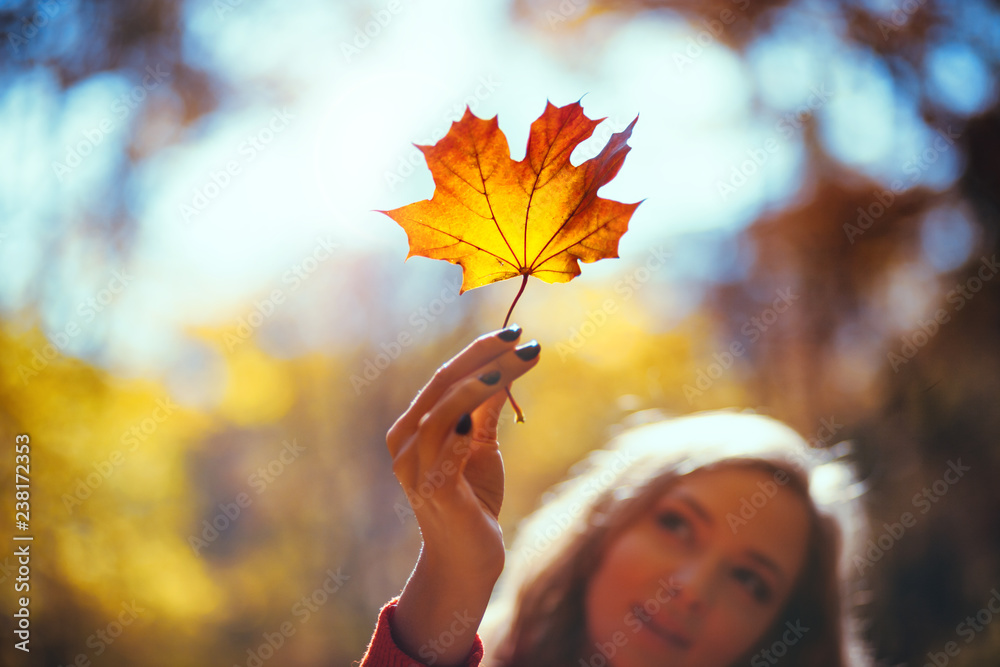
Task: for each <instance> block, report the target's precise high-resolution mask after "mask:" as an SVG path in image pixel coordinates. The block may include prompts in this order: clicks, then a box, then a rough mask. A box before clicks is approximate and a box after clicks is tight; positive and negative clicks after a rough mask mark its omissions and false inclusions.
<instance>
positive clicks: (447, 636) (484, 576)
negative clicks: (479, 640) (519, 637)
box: [392, 550, 500, 667]
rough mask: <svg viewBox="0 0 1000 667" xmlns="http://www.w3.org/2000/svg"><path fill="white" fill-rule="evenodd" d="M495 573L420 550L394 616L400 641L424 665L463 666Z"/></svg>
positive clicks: (395, 633)
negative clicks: (449, 560)
mask: <svg viewBox="0 0 1000 667" xmlns="http://www.w3.org/2000/svg"><path fill="white" fill-rule="evenodd" d="M499 576H500V568H495V569H491V570H490V571H486V572H484V571H482V570H472V569H470V568H469V567H468V565H467V564H464V563H452V562H448V559H447V558H441V557H435V556H432V555H431V554H429V553H428V552H427V550H422V551H421V553H420V557H419V558H418V559H417V565H416V567H415V568H414V570H413V573H412V574H411V575H410V579H409V581H407V582H406V587H405V588H404V589H403V593H402V594H401V595H400V597H399V602H398V604H397V605H396V612H395V615H394V616H393V619H392V634H393V637H394V639H395V640H396V643H397V644H398V646H399V647H400V648H401V649H402V650H403V651H405V652H406V653H408V654H410V655H412V656H413V657H415V658H418V659H420V660H421V661H423V662H425V663H427V664H428V665H437V666H440V667H452V666H456V665H464V664H465V660H466V658H467V657H468V655H469V652H470V651H471V649H472V645H473V642H474V641H475V638H476V632H477V631H478V629H479V624H480V622H481V621H482V619H483V614H484V613H485V611H486V605H487V603H488V602H489V599H490V595H491V593H492V592H493V586H494V585H495V584H496V581H497V579H498V578H499Z"/></svg>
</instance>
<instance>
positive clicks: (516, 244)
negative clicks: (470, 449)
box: [381, 102, 641, 422]
mask: <svg viewBox="0 0 1000 667" xmlns="http://www.w3.org/2000/svg"><path fill="white" fill-rule="evenodd" d="M603 120H604V119H603V118H598V119H596V120H591V119H590V118H587V117H586V116H585V115H584V113H583V107H581V106H580V103H579V102H574V103H572V104H567V105H566V106H564V107H555V106H553V105H552V103H551V102H549V103H547V104H546V106H545V111H544V112H542V115H541V116H539V117H538V119H537V120H536V121H535V122H533V123H532V124H531V132H530V133H529V135H528V149H527V152H526V154H525V156H524V159H523V160H521V161H519V162H515V161H514V160H513V159H511V157H510V149H509V148H508V146H507V138H506V137H505V136H504V134H503V132H501V131H500V126H499V125H498V123H497V118H496V116H494V117H493V118H491V119H489V120H483V119H482V118H478V117H476V116H474V115H472V110H471V109H469V108H468V107H466V109H465V115H464V116H462V119H461V120H459V121H457V122H455V123H452V125H451V128H449V130H448V134H446V135H445V137H444V138H443V139H441V140H440V141H439V142H437V143H436V144H434V145H433V146H417V148H419V149H420V150H421V151H422V152H423V154H424V157H425V158H426V160H427V166H428V167H430V170H431V174H432V175H433V177H434V185H435V188H434V195H433V196H432V197H431V199H425V200H423V201H418V202H414V203H412V204H409V205H407V206H403V207H401V208H397V209H393V210H391V211H381V213H385V214H386V215H388V216H389V217H390V218H392V219H393V220H395V221H396V222H397V223H399V225H400V226H401V227H402V228H403V229H404V230H405V231H406V237H407V240H408V241H409V244H410V252H409V254H408V255H407V256H406V258H407V259H409V258H410V257H413V256H414V255H421V256H424V257H429V258H431V259H443V260H447V261H449V262H451V263H453V264H459V265H461V267H462V288H461V290H460V292H459V293H462V292H465V291H466V290H470V289H473V288H476V287H481V286H483V285H488V284H490V283H495V282H499V281H501V280H506V279H507V278H514V277H516V276H522V280H521V288H520V290H518V292H517V296H515V297H514V302H513V303H511V304H510V309H509V310H508V311H507V317H506V318H505V319H504V323H503V326H505V327H506V326H507V323H508V322H509V321H510V315H511V313H512V312H513V311H514V306H515V305H516V304H517V301H518V299H520V298H521V294H522V293H523V292H524V287H525V285H526V284H527V282H528V276H535V277H537V278H540V279H541V280H544V281H546V282H549V283H563V282H568V281H570V280H572V279H573V278H575V277H576V276H578V275H580V262H581V261H583V262H596V261H597V260H599V259H605V258H612V257H618V241H619V239H621V237H622V235H623V234H624V233H625V232H626V231H627V230H628V222H629V220H630V219H631V218H632V214H633V213H634V212H635V209H636V207H638V206H639V204H640V203H641V202H636V203H634V204H623V203H621V202H616V201H612V200H610V199H601V198H600V197H598V196H597V190H598V189H599V188H600V187H601V186H602V185H604V184H606V183H607V182H608V181H610V180H611V179H612V178H614V177H615V175H616V174H617V173H618V170H619V169H621V166H622V163H623V162H624V161H625V156H626V155H628V152H629V150H631V149H630V147H629V146H628V144H626V143H625V142H626V141H627V140H628V138H629V137H631V136H632V128H633V127H634V126H635V123H636V121H637V120H639V117H638V116H636V118H635V120H633V121H632V122H631V123H630V124H629V126H628V127H627V128H625V129H624V130H623V131H622V132H618V133H616V134H613V135H612V136H611V139H610V140H609V141H608V143H607V145H606V146H605V147H604V149H603V150H602V151H601V152H600V154H599V155H597V156H596V157H594V158H591V159H590V160H587V161H585V162H583V163H582V164H580V165H579V166H573V165H572V164H571V163H570V160H569V158H570V155H571V154H572V153H573V149H575V148H576V147H577V146H579V145H580V143H581V142H582V141H584V140H585V139H587V138H588V137H590V135H591V134H593V132H594V128H595V127H597V126H598V125H599V124H600V123H601V121H603ZM507 396H508V397H509V398H510V402H511V406H512V407H513V408H514V412H515V413H516V416H517V421H519V422H520V421H524V415H523V413H522V412H521V409H520V407H519V406H518V405H517V402H516V401H515V400H514V397H513V396H512V395H511V393H510V387H509V386H508V387H507Z"/></svg>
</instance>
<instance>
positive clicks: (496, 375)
mask: <svg viewBox="0 0 1000 667" xmlns="http://www.w3.org/2000/svg"><path fill="white" fill-rule="evenodd" d="M479 381H480V382H482V383H483V384H489V385H494V384H496V383H497V382H499V381H500V371H497V370H493V371H490V372H488V373H483V374H482V375H480V376H479Z"/></svg>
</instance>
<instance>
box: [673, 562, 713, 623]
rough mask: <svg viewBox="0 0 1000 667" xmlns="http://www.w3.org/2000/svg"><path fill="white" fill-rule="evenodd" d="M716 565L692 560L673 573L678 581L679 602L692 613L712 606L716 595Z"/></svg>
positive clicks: (674, 578)
mask: <svg viewBox="0 0 1000 667" xmlns="http://www.w3.org/2000/svg"><path fill="white" fill-rule="evenodd" d="M715 569H716V568H715V566H714V565H713V564H712V563H711V562H708V561H704V560H703V561H690V562H688V563H685V564H684V565H682V566H681V567H679V568H678V569H677V570H675V571H674V573H673V575H672V579H673V581H675V582H677V589H678V590H677V603H678V604H680V605H681V606H684V607H685V608H686V609H687V610H688V611H689V612H691V613H700V612H702V611H704V610H705V609H706V608H707V607H709V606H711V604H712V602H713V600H714V596H715V591H714V589H715V583H714V581H715V577H714V572H715Z"/></svg>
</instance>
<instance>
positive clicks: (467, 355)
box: [386, 324, 521, 457]
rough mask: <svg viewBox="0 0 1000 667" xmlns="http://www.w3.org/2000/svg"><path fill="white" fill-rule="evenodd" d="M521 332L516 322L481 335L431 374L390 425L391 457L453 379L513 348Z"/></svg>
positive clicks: (467, 373) (455, 380) (411, 433)
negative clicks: (407, 406)
mask: <svg viewBox="0 0 1000 667" xmlns="http://www.w3.org/2000/svg"><path fill="white" fill-rule="evenodd" d="M520 335H521V327H519V326H517V325H516V324H514V325H511V326H510V327H508V328H506V329H503V330H501V331H493V332H490V333H488V334H485V335H482V336H480V337H479V338H477V339H476V340H474V341H472V343H470V344H469V345H468V346H466V348H465V349H464V350H462V351H461V352H459V353H458V354H457V355H455V356H454V357H452V358H451V359H450V360H449V361H447V362H446V363H445V364H444V365H443V366H441V367H440V368H439V369H437V371H436V372H435V373H434V376H433V377H432V378H431V379H430V381H429V382H428V383H427V384H426V385H424V388H423V389H421V390H420V392H419V393H418V394H417V397H416V398H415V399H414V400H413V402H412V403H411V404H410V407H409V408H407V410H406V411H405V412H404V413H403V414H402V415H401V416H400V417H399V419H397V420H396V422H395V423H394V424H393V425H392V427H390V428H389V432H388V434H387V435H386V444H387V445H388V447H389V454H390V455H392V456H393V457H395V456H396V453H397V452H398V451H399V448H400V447H402V446H403V444H404V443H405V442H406V441H407V440H408V439H409V438H410V436H411V435H413V433H414V432H415V431H416V430H417V427H418V426H419V423H420V419H421V418H422V417H423V416H424V415H425V414H426V413H427V411H428V410H430V409H431V407H432V406H434V404H435V403H437V402H438V400H439V399H440V398H441V396H442V395H443V394H444V393H445V392H446V391H447V390H448V389H449V388H450V387H451V386H452V385H453V384H454V383H455V382H457V381H458V380H460V379H462V378H464V377H465V376H467V375H469V374H470V373H472V372H473V371H475V370H476V369H477V368H480V367H482V366H483V365H484V364H486V363H488V362H490V361H491V360H493V359H496V358H497V357H499V356H500V355H502V354H504V353H505V352H508V351H510V350H512V349H513V348H514V346H515V345H516V344H517V341H518V339H519V338H520Z"/></svg>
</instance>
